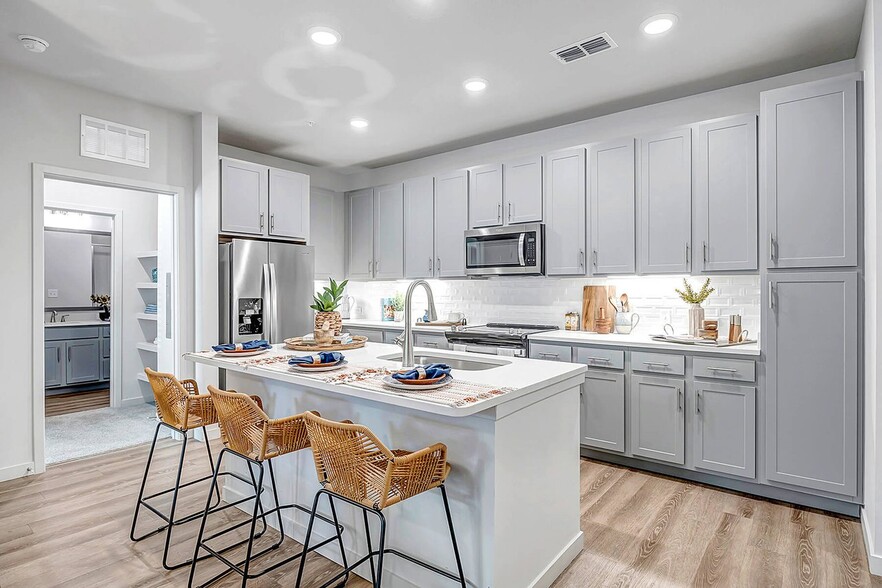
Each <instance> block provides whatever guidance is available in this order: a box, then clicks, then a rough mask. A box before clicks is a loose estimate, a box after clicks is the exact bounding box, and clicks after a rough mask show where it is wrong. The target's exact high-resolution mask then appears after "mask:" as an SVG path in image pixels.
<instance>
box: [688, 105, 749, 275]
mask: <svg viewBox="0 0 882 588" xmlns="http://www.w3.org/2000/svg"><path fill="white" fill-rule="evenodd" d="M756 166H757V160H756V115H753V114H745V115H741V116H730V117H728V118H723V119H719V120H714V121H708V122H704V123H701V124H700V125H698V169H697V170H696V174H695V175H696V197H695V236H696V240H697V242H696V247H700V248H701V249H700V250H699V251H697V252H696V253H697V254H698V255H699V256H700V259H701V263H700V264H699V266H698V267H699V270H700V271H703V272H715V271H732V270H755V269H757V177H756ZM696 259H697V258H696Z"/></svg>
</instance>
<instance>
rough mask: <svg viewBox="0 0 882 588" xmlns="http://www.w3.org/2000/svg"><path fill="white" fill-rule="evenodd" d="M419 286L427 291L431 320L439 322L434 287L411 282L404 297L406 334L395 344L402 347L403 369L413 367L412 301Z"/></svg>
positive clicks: (420, 281)
mask: <svg viewBox="0 0 882 588" xmlns="http://www.w3.org/2000/svg"><path fill="white" fill-rule="evenodd" d="M417 286H422V287H423V289H424V290H425V291H426V296H427V297H428V299H429V320H430V321H436V320H438V311H437V310H436V309H435V297H434V296H433V295H432V287H431V286H429V283H428V282H427V281H425V280H416V281H414V282H411V284H410V286H408V287H407V294H405V296H404V332H403V333H401V335H399V336H398V337H397V338H396V339H395V342H396V343H398V344H399V345H401V367H403V368H409V367H413V313H412V311H411V308H410V307H411V300H412V298H413V291H414V290H416V287H417Z"/></svg>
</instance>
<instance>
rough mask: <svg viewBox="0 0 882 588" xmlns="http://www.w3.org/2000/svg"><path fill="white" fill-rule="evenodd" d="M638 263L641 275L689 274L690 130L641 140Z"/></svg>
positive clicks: (690, 245) (651, 136)
mask: <svg viewBox="0 0 882 588" xmlns="http://www.w3.org/2000/svg"><path fill="white" fill-rule="evenodd" d="M638 204H639V209H638V218H639V234H638V243H639V244H640V249H639V251H640V260H639V268H638V270H639V271H640V272H641V273H644V274H664V273H687V272H689V266H690V264H689V260H690V249H691V247H692V131H691V129H679V130H676V131H670V132H667V133H660V134H657V135H650V136H646V137H643V138H642V139H640V196H639V201H638Z"/></svg>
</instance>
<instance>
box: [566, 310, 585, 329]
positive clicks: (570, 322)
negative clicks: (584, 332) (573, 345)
mask: <svg viewBox="0 0 882 588" xmlns="http://www.w3.org/2000/svg"><path fill="white" fill-rule="evenodd" d="M580 328H581V322H580V321H579V313H578V312H568V313H566V314H565V315H564V329H565V330H567V331H578V330H580Z"/></svg>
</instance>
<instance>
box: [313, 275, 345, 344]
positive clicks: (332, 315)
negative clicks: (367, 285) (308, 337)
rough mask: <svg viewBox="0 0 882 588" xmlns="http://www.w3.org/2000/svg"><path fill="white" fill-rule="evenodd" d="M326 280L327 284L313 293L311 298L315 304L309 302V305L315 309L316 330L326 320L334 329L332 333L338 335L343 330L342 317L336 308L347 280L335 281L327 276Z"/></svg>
mask: <svg viewBox="0 0 882 588" xmlns="http://www.w3.org/2000/svg"><path fill="white" fill-rule="evenodd" d="M328 282H329V285H328V286H325V289H324V290H323V291H321V292H316V293H315V294H314V295H313V297H312V299H313V301H315V304H311V305H310V306H309V307H310V308H311V309H313V310H314V311H316V312H315V328H316V330H318V329H321V328H322V326H323V325H324V324H325V323H326V322H327V323H328V325H329V326H330V328H331V329H333V330H334V334H335V335H339V334H340V333H342V332H343V319H342V318H341V317H340V313H339V312H337V308H338V307H339V306H340V300H341V299H342V298H343V289H344V288H346V284H348V283H349V280H343V281H342V282H340V283H337V282H335V281H334V279H333V278H329V279H328Z"/></svg>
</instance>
